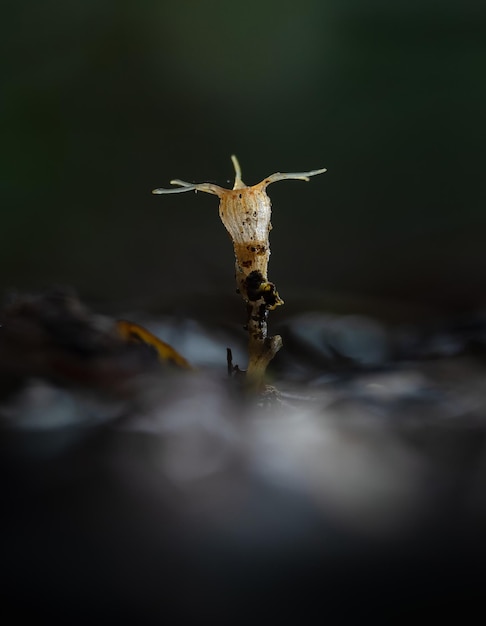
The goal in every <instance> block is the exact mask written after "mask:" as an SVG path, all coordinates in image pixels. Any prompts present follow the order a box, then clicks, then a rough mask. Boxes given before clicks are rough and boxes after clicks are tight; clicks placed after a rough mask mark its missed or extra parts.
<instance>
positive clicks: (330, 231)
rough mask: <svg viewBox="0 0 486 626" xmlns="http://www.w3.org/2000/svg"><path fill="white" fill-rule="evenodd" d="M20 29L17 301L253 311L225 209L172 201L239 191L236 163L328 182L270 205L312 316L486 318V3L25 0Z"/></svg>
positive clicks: (10, 282) (10, 161)
mask: <svg viewBox="0 0 486 626" xmlns="http://www.w3.org/2000/svg"><path fill="white" fill-rule="evenodd" d="M2 15H3V17H2V20H1V26H0V30H1V45H2V47H3V51H2V55H1V62H2V73H1V128H2V130H1V137H2V163H1V170H0V177H1V196H2V197H1V215H2V222H1V231H0V287H1V290H2V293H3V292H5V291H6V290H8V289H10V288H16V289H20V290H24V289H38V288H40V287H44V286H46V285H49V284H51V283H64V284H69V285H72V286H73V287H75V288H76V289H77V290H78V291H79V293H80V294H81V295H82V296H83V297H85V298H88V299H91V300H95V301H97V302H99V303H104V305H105V306H106V307H113V308H114V309H116V308H117V307H119V306H120V307H121V306H123V307H127V306H139V307H147V308H148V309H154V310H155V309H163V308H168V307H169V308H170V307H171V306H173V305H174V303H178V302H182V303H186V304H185V305H183V306H184V307H186V309H187V310H189V309H190V307H191V306H194V308H195V309H197V306H198V303H199V304H200V303H202V302H204V298H206V299H211V298H214V299H213V301H214V302H219V301H220V302H221V303H222V305H221V306H226V304H227V303H228V302H229V303H230V304H231V305H232V304H233V303H236V304H238V305H239V303H238V300H237V296H236V295H235V294H234V283H233V253H232V248H231V244H230V241H229V239H228V236H227V235H226V232H225V231H224V229H223V226H222V225H221V223H220V222H219V218H218V211H217V198H215V197H213V196H209V195H205V194H198V195H197V196H196V195H195V194H184V195H179V196H158V197H157V196H152V195H151V193H150V191H151V189H153V188H154V187H160V186H168V183H169V181H170V179H172V178H174V177H176V178H182V179H184V180H190V181H191V180H194V181H207V180H211V181H214V182H217V183H219V184H222V185H226V184H227V183H226V181H232V177H233V172H232V167H231V162H230V158H229V157H230V155H231V154H232V153H235V154H237V155H238V157H239V159H240V162H241V165H242V169H243V180H244V181H245V182H246V183H247V184H254V183H256V182H259V181H260V180H261V179H262V178H263V177H264V176H266V175H268V174H270V173H272V172H274V171H301V170H306V169H313V168H318V167H327V168H328V172H327V173H326V174H325V175H323V176H321V177H317V178H314V179H312V181H311V182H310V183H302V182H285V183H284V182H282V183H279V184H276V185H274V186H272V187H270V189H269V192H270V196H271V197H272V200H273V205H274V214H273V225H274V230H273V232H272V235H271V242H272V258H271V263H270V278H271V279H272V280H274V281H275V282H276V283H277V286H278V288H279V291H280V292H281V294H282V296H283V297H284V299H285V300H286V303H287V306H290V307H291V309H292V307H293V308H294V309H295V308H299V307H301V308H308V307H309V306H326V301H327V300H326V299H329V301H332V299H333V298H335V297H336V298H339V297H341V296H342V297H343V298H347V297H353V298H354V297H355V298H356V299H357V301H360V302H366V301H374V300H375V299H376V298H391V299H393V300H394V301H396V302H397V303H400V302H403V303H408V305H410V306H414V305H424V306H429V305H430V306H434V307H438V308H439V309H441V310H451V309H467V308H468V307H473V306H477V305H481V304H482V303H483V302H484V301H485V296H484V294H485V290H486V255H485V249H484V248H485V246H484V240H485V236H486V206H485V196H486V192H485V183H484V180H483V179H484V170H485V166H486V155H485V150H486V148H485V146H486V114H485V110H486V106H485V105H486V36H485V33H486V7H485V5H484V3H481V2H478V1H477V0H462V1H459V0H456V1H450V0H449V1H448V0H443V1H442V2H437V1H433V0H422V1H420V2H412V3H410V2H409V1H406V0H395V1H394V2H389V1H385V0H302V1H301V2H288V1H286V0H280V1H278V2H277V1H276V0H266V1H265V0H264V1H263V2H262V0H258V1H256V0H246V2H244V3H236V2H223V1H217V0H215V1H212V2H210V1H197V0H192V1H187V0H181V1H178V2H164V1H161V0H139V1H138V2H134V1H132V2H128V1H120V0H116V1H115V0H63V1H62V2H61V1H59V0H57V1H54V0H43V1H42V2H40V1H39V0H30V1H29V0H19V1H18V2H9V3H6V4H4V5H3V8H2ZM229 186H231V182H230V184H229ZM218 299H220V300H218ZM224 303H226V304H224ZM399 306H400V305H399ZM403 306H405V304H404V305H403ZM285 308H286V307H285ZM291 309H289V310H291ZM196 312H197V311H196Z"/></svg>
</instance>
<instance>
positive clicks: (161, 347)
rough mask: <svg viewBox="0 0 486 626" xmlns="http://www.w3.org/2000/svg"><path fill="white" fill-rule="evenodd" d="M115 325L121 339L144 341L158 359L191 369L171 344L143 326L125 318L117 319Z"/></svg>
mask: <svg viewBox="0 0 486 626" xmlns="http://www.w3.org/2000/svg"><path fill="white" fill-rule="evenodd" d="M116 327H117V330H118V333H119V335H120V336H121V337H122V338H123V339H126V340H127V341H130V342H134V343H144V344H147V345H149V346H152V347H153V348H155V350H156V351H157V354H158V357H159V360H160V361H162V362H166V361H169V362H171V363H173V364H174V365H177V366H178V367H182V368H184V369H192V367H191V366H190V364H189V363H188V361H186V359H185V358H184V357H183V356H181V355H180V354H179V353H178V352H177V351H176V350H174V348H173V347H172V346H170V345H169V344H168V343H165V341H162V340H161V339H159V338H158V337H156V336H155V335H153V334H152V333H151V332H149V331H148V330H147V329H146V328H144V327H143V326H140V325H139V324H135V322H129V321H127V320H118V321H117V323H116Z"/></svg>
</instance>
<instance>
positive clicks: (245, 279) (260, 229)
mask: <svg viewBox="0 0 486 626" xmlns="http://www.w3.org/2000/svg"><path fill="white" fill-rule="evenodd" d="M231 160H232V161H233V166H234V168H235V183H234V185H233V189H225V188H224V187H220V186H219V185H215V184H213V183H187V182H185V181H183V180H171V181H170V182H171V184H172V185H178V188H176V189H154V190H153V191H152V193H154V194H169V193H181V192H185V191H204V192H205V193H211V194H214V195H215V196H218V197H219V215H220V217H221V221H222V222H223V224H224V226H225V228H226V230H227V231H228V233H229V235H230V237H231V240H232V241H233V246H234V251H235V257H236V283H237V287H238V291H239V292H240V293H241V295H242V297H243V298H244V299H245V301H246V302H249V303H255V302H259V303H260V304H261V305H263V306H264V308H265V309H274V308H275V307H276V306H278V305H280V304H283V301H282V300H281V299H280V297H279V295H278V293H277V291H276V289H275V285H274V284H273V283H269V282H268V277H267V271H268V261H269V258H270V242H269V233H270V230H271V228H272V224H271V214H272V203H271V201H270V198H269V197H268V195H267V191H266V190H267V187H268V185H271V184H272V183H276V182H278V181H280V180H306V181H308V180H309V177H310V176H316V175H317V174H323V173H324V172H325V171H326V169H325V168H323V169H319V170H312V171H310V172H299V173H287V174H282V173H280V172H277V173H275V174H271V175H270V176H267V177H266V178H264V179H263V180H262V181H261V182H260V183H258V184H257V185H253V186H252V187H247V185H245V183H244V182H243V181H242V180H241V169H240V165H239V163H238V160H237V158H236V157H235V156H234V155H233V156H232V157H231Z"/></svg>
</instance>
